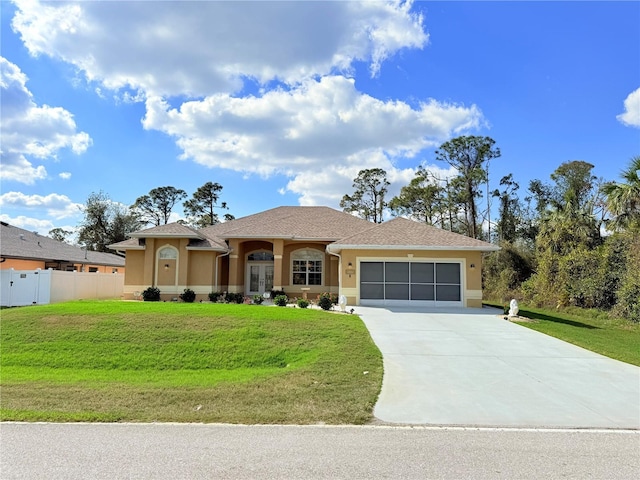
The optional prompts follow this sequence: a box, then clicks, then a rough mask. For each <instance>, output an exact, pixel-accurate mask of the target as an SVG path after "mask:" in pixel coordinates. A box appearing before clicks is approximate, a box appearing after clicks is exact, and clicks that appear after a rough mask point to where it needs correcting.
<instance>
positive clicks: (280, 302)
mask: <svg viewBox="0 0 640 480" xmlns="http://www.w3.org/2000/svg"><path fill="white" fill-rule="evenodd" d="M288 301H289V299H288V298H287V296H286V295H278V296H277V297H276V298H274V299H273V303H275V304H276V305H277V306H279V307H286V306H287V302H288Z"/></svg>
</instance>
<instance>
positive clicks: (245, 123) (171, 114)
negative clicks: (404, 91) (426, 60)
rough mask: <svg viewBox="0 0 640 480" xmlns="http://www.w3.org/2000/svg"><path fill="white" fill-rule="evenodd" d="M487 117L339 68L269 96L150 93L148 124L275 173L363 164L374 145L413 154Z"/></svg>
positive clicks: (219, 161)
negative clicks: (398, 97)
mask: <svg viewBox="0 0 640 480" xmlns="http://www.w3.org/2000/svg"><path fill="white" fill-rule="evenodd" d="M482 122H483V117H482V113H481V112H480V110H479V109H478V108H477V107H476V106H475V105H472V106H471V107H464V106H461V105H451V104H444V103H439V102H437V101H435V100H430V101H428V102H426V103H423V104H421V105H419V107H418V108H415V109H414V108H412V107H410V106H409V105H408V104H406V103H404V102H400V101H386V102H383V101H381V100H377V99H375V98H373V97H371V96H369V95H365V94H362V93H360V92H358V91H357V90H356V89H355V86H354V82H353V80H350V79H347V78H344V77H339V76H332V77H324V78H322V79H320V80H318V81H315V80H309V81H307V82H305V83H304V84H303V85H301V86H300V87H299V88H296V89H293V90H290V91H285V90H282V89H281V90H274V91H270V92H267V93H266V94H264V95H263V96H262V97H245V98H236V97H230V96H228V95H222V94H220V95H215V96H211V97H207V98H205V99H204V100H201V101H190V102H186V103H184V104H182V105H181V107H180V108H179V109H177V108H170V107H169V106H168V104H167V103H166V102H164V101H163V100H162V99H159V98H150V99H148V100H147V114H146V116H145V118H144V120H143V125H144V127H145V128H146V129H155V130H160V131H162V132H165V133H167V134H169V135H172V136H174V137H175V138H176V141H177V144H178V145H179V146H180V147H181V148H182V150H183V152H184V153H183V158H185V159H186V158H191V159H193V160H195V161H196V162H198V163H200V164H203V165H206V166H209V167H220V168H227V169H231V170H237V171H241V172H249V173H258V174H262V175H265V176H268V175H271V174H273V173H276V172H280V173H285V174H289V175H294V174H296V173H297V172H299V171H304V170H309V169H320V168H322V167H323V166H324V165H326V164H327V163H336V164H344V165H347V166H348V165H352V166H353V165H357V166H358V167H362V166H363V161H364V159H366V158H367V157H370V156H371V154H373V153H381V152H384V154H385V155H387V156H389V157H401V156H413V155H415V154H417V153H418V152H419V151H420V150H422V149H424V148H425V147H429V146H436V145H438V144H440V143H441V142H442V141H443V140H446V139H447V138H449V137H450V136H451V134H452V133H453V132H457V131H459V130H464V129H471V128H474V127H478V126H480V125H481V124H482Z"/></svg>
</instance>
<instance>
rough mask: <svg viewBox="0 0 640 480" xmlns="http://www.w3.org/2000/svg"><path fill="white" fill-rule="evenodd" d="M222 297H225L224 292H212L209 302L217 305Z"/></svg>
mask: <svg viewBox="0 0 640 480" xmlns="http://www.w3.org/2000/svg"><path fill="white" fill-rule="evenodd" d="M222 296H223V293H222V292H211V293H210V294H209V301H210V302H213V303H217V302H218V300H220V298H221V297H222Z"/></svg>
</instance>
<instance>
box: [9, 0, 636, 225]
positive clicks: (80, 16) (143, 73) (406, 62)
mask: <svg viewBox="0 0 640 480" xmlns="http://www.w3.org/2000/svg"><path fill="white" fill-rule="evenodd" d="M1 9H2V10H1V16H2V25H1V57H2V97H1V98H2V123H1V125H2V131H1V135H2V137H1V142H2V170H1V171H0V175H1V176H0V189H1V190H0V208H1V210H0V219H2V220H3V221H6V222H9V223H11V224H13V225H15V226H18V227H21V228H25V229H28V230H34V231H38V232H40V233H43V234H46V233H47V232H48V231H49V230H51V229H52V228H55V227H62V228H65V229H69V230H72V229H74V228H75V227H76V226H77V225H78V223H79V221H80V220H81V219H82V210H81V207H82V204H83V203H84V202H85V201H86V199H87V197H88V196H89V195H90V194H91V193H92V192H98V191H103V192H105V193H107V194H108V195H109V196H110V197H111V199H112V200H113V201H116V202H120V203H122V204H124V205H130V204H132V203H133V202H134V201H135V199H136V198H137V197H139V196H141V195H144V194H146V193H148V192H149V190H151V189H152V188H155V187H160V186H167V185H171V186H174V187H176V188H181V189H183V190H185V191H186V192H187V193H188V194H189V195H191V194H192V193H193V192H194V191H195V190H196V189H197V188H198V187H199V186H201V185H203V184H204V183H206V182H208V181H212V182H218V183H220V184H221V185H222V186H223V187H224V188H223V191H222V195H221V200H222V201H226V202H227V204H228V205H229V207H230V210H229V213H231V214H233V215H235V216H236V217H241V216H244V215H249V214H252V213H256V212H259V211H262V210H265V209H267V208H271V207H276V206H279V205H327V206H331V207H336V208H337V207H338V204H339V201H340V198H341V197H342V195H344V194H345V193H351V192H352V188H351V184H352V180H353V178H354V177H355V176H356V175H357V172H358V171H359V170H360V169H363V168H374V167H380V168H384V169H385V170H386V171H387V173H388V177H389V179H390V180H391V187H390V196H392V195H395V194H397V193H398V192H399V190H400V188H401V187H402V186H403V185H406V184H408V183H409V181H410V180H411V178H413V176H414V172H415V170H416V168H417V167H418V166H420V165H421V164H425V165H430V166H431V167H430V168H432V169H433V170H434V171H437V172H438V173H439V174H440V175H447V174H449V175H450V174H452V172H451V171H448V170H447V166H446V165H444V164H441V163H440V164H438V163H437V162H436V161H435V155H434V151H435V149H436V148H437V147H438V146H439V145H440V144H442V143H443V142H445V141H447V140H449V139H451V138H453V137H455V136H458V135H487V136H490V137H492V138H493V139H494V140H495V141H496V145H497V146H498V147H499V148H500V149H501V152H502V157H501V158H499V159H497V160H494V161H493V162H492V165H491V179H492V183H493V184H492V188H496V187H498V182H499V179H500V178H501V177H502V176H503V175H506V174H508V173H513V174H514V177H515V180H516V181H518V182H519V183H520V186H521V189H520V192H521V193H522V194H524V191H525V190H526V186H527V184H528V182H529V180H531V179H533V178H540V179H543V180H545V181H546V180H548V179H549V175H550V174H551V172H553V171H554V170H555V169H556V168H557V167H558V166H559V165H560V164H561V163H562V162H565V161H569V160H585V161H587V162H590V163H592V164H594V165H595V169H594V173H595V174H596V175H597V176H600V177H604V178H605V179H607V180H615V179H617V178H618V175H619V173H620V171H621V170H622V169H623V168H625V167H626V166H627V165H628V163H629V160H630V158H631V157H632V156H634V155H638V154H640V3H638V2H611V1H608V2H414V3H411V2H390V3H387V2H368V3H360V2H355V1H349V2H339V1H338V2H335V1H334V2H303V1H298V2H208V1H198V2H171V1H148V2H126V1H124V2H110V1H104V2H79V3H75V2H49V3H42V4H41V3H39V2H37V1H15V2H6V1H2V3H1ZM182 215H183V213H182V211H181V208H176V209H174V220H177V219H179V218H181V217H182Z"/></svg>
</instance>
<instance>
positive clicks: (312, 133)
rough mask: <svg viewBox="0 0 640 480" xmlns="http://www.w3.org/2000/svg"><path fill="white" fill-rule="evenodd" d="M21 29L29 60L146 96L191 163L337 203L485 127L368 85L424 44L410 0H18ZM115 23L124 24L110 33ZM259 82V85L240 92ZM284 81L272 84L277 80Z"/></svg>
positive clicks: (466, 113)
mask: <svg viewBox="0 0 640 480" xmlns="http://www.w3.org/2000/svg"><path fill="white" fill-rule="evenodd" d="M16 5H17V7H18V11H17V13H16V16H15V17H14V19H13V24H12V25H13V28H14V30H15V31H16V32H18V33H19V34H20V35H21V38H22V40H23V42H24V44H25V46H26V47H27V48H28V50H29V51H30V53H31V54H32V55H40V54H45V55H49V56H51V57H54V58H57V59H60V60H63V61H65V62H67V63H70V64H72V65H74V66H75V67H76V68H77V69H78V71H79V72H81V73H82V74H83V75H84V76H85V77H86V78H87V80H88V81H90V82H95V83H96V84H97V85H95V88H96V91H97V92H99V95H100V96H104V89H111V90H114V93H115V95H116V99H117V101H124V102H137V101H145V102H146V103H145V105H146V109H147V111H146V115H145V117H144V119H143V126H144V128H145V129H147V130H158V131H161V132H164V133H166V134H168V135H171V136H172V137H173V138H174V139H175V141H176V144H177V145H178V147H179V148H180V149H182V152H183V153H182V156H181V158H182V159H183V160H186V159H191V160H193V161H195V162H197V163H199V164H202V165H205V166H208V167H219V168H225V169H230V170H234V171H238V172H241V173H243V174H244V175H245V176H246V175H251V174H258V175H261V176H263V177H269V176H271V175H274V174H282V175H285V176H286V177H288V178H289V182H288V184H287V186H286V187H284V188H282V189H281V192H286V191H289V192H294V193H296V194H298V195H299V196H300V203H301V204H304V205H313V204H323V205H332V206H337V204H338V203H339V200H340V198H341V197H342V195H343V194H344V193H345V192H347V191H349V190H350V188H351V184H352V181H353V178H354V177H355V176H356V175H357V173H358V171H359V170H361V169H363V168H373V167H381V168H385V170H387V172H388V175H389V178H390V179H391V181H392V188H393V189H395V190H398V191H399V188H400V186H401V184H406V183H407V182H408V180H410V178H412V177H413V174H414V170H413V169H410V168H408V169H399V168H396V166H395V165H396V163H398V161H399V160H402V159H406V158H415V159H416V162H415V163H416V164H417V163H419V161H420V160H419V158H418V156H419V155H420V152H421V151H423V150H424V149H425V148H428V147H433V146H437V145H439V144H440V143H442V142H443V141H445V140H447V139H449V138H450V137H451V136H453V135H454V134H460V133H462V132H466V131H468V130H471V129H475V128H478V127H481V126H484V125H485V121H484V119H483V116H482V113H481V112H480V110H479V108H478V107H476V106H475V105H471V106H463V105H457V104H453V103H445V102H439V101H437V100H434V99H427V100H424V101H423V102H422V103H419V104H418V105H415V106H411V105H409V104H408V103H405V102H402V101H398V100H384V101H383V100H379V99H376V98H374V97H372V96H370V95H366V94H363V93H361V92H359V91H358V90H357V89H356V87H355V81H354V80H353V79H350V78H348V77H349V76H350V75H353V73H354V72H355V69H354V66H355V65H356V63H358V62H364V63H365V64H368V66H369V70H370V73H371V75H372V76H376V75H379V74H380V73H381V68H382V66H383V63H384V62H385V61H386V60H387V59H389V58H391V57H393V56H394V55H396V54H397V53H398V52H400V51H402V50H404V49H420V48H423V47H424V46H425V45H427V43H428V41H429V36H428V34H427V33H425V30H424V25H423V21H424V19H423V17H422V16H421V15H420V14H419V13H416V12H415V11H414V10H413V2H412V1H411V0H409V1H401V0H391V1H386V2H385V1H374V2H371V1H363V2H359V1H335V2H334V1H331V2H306V1H297V2H260V1H257V2H173V1H163V2H129V1H123V2H65V3H55V2H43V3H40V2H37V1H28V0H16ZM112 32H118V34H117V35H113V34H112ZM254 82H257V83H258V87H259V92H260V93H259V94H257V95H255V96H252V95H247V94H245V93H244V92H243V89H244V88H245V87H253V86H254ZM274 85H276V87H274Z"/></svg>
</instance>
